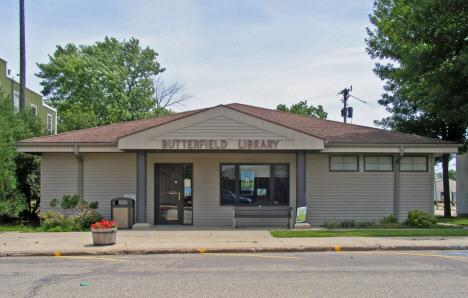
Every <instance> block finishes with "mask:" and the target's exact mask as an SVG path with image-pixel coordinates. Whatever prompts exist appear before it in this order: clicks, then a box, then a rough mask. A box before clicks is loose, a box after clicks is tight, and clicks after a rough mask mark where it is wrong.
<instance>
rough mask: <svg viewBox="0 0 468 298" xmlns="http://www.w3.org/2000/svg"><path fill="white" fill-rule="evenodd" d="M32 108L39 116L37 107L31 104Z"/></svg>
mask: <svg viewBox="0 0 468 298" xmlns="http://www.w3.org/2000/svg"><path fill="white" fill-rule="evenodd" d="M31 110H33V113H34V116H37V107H36V106H35V105H33V104H31Z"/></svg>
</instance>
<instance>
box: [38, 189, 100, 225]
mask: <svg viewBox="0 0 468 298" xmlns="http://www.w3.org/2000/svg"><path fill="white" fill-rule="evenodd" d="M59 203H60V207H61V209H62V210H61V211H59V210H54V211H46V212H44V213H42V214H41V215H40V216H39V217H40V218H41V219H42V221H43V223H42V229H43V230H44V231H46V232H71V231H82V230H85V229H89V228H90V227H91V224H93V223H95V222H97V221H101V220H102V219H103V217H102V215H101V214H100V213H99V212H97V211H96V210H95V209H97V207H98V202H93V203H89V204H88V202H86V201H80V196H79V195H64V196H62V200H61V201H59V200H57V199H52V200H51V202H50V206H51V207H53V208H57V206H58V205H59ZM69 210H70V211H71V212H72V214H73V213H74V214H73V215H71V216H69V215H68V211H69Z"/></svg>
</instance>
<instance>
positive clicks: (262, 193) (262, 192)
mask: <svg viewBox="0 0 468 298" xmlns="http://www.w3.org/2000/svg"><path fill="white" fill-rule="evenodd" d="M266 195H267V190H266V188H259V189H257V196H266Z"/></svg>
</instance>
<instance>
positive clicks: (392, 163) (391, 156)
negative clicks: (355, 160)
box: [364, 155, 395, 172]
mask: <svg viewBox="0 0 468 298" xmlns="http://www.w3.org/2000/svg"><path fill="white" fill-rule="evenodd" d="M366 157H390V158H391V159H392V162H391V165H392V169H391V170H366ZM393 165H394V162H393V155H364V172H393V171H394V170H395V169H394V166H393Z"/></svg>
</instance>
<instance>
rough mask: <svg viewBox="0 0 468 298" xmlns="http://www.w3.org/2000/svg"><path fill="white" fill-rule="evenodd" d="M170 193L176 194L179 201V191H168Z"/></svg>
mask: <svg viewBox="0 0 468 298" xmlns="http://www.w3.org/2000/svg"><path fill="white" fill-rule="evenodd" d="M169 194H170V195H177V197H178V199H179V201H180V191H170V192H169Z"/></svg>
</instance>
